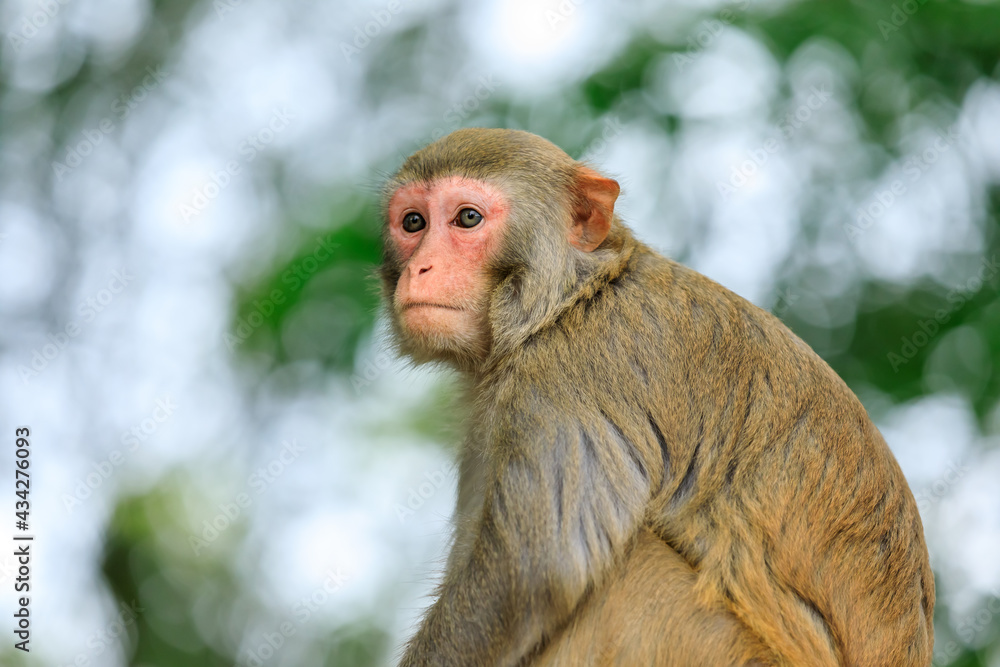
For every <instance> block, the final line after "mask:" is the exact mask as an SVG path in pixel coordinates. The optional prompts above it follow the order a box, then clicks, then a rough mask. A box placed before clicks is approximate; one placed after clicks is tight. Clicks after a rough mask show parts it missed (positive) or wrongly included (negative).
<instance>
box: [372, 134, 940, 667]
mask: <svg viewBox="0 0 1000 667" xmlns="http://www.w3.org/2000/svg"><path fill="white" fill-rule="evenodd" d="M618 193H619V187H618V183H616V182H615V181H614V180H612V179H610V178H605V177H604V176H602V175H600V174H599V173H597V172H596V171H595V170H593V169H592V168H590V167H588V166H585V165H583V164H581V163H578V162H576V161H575V160H573V159H572V158H570V157H569V156H568V155H566V154H565V153H564V152H563V151H561V150H560V149H559V148H557V147H556V146H554V145H553V144H551V143H549V142H548V141H546V140H544V139H542V138H540V137H537V136H535V135H533V134H529V133H527V132H521V131H515V130H492V129H466V130H459V131H457V132H454V133H452V134H450V135H448V136H446V137H444V138H443V139H440V140H439V141H437V142H435V143H433V144H431V145H429V146H427V147H426V148H424V149H423V150H420V151H419V152H417V153H415V154H414V155H413V156H411V157H410V158H409V159H407V160H406V162H405V163H404V164H403V166H402V168H401V169H400V170H399V172H398V173H397V174H396V175H395V176H394V177H393V178H392V179H391V180H390V181H389V183H388V184H387V187H386V195H385V209H384V214H385V232H384V240H385V252H384V262H383V265H382V268H381V277H382V280H383V288H384V295H385V298H386V300H387V302H388V306H389V311H390V318H391V324H392V328H393V332H394V337H395V342H396V344H397V345H398V348H399V350H400V351H401V352H402V353H403V354H406V355H409V356H410V357H411V358H412V359H413V360H415V361H416V362H418V363H421V362H431V361H437V362H445V363H448V364H451V365H452V366H454V367H455V368H456V369H458V370H459V371H460V373H461V374H462V376H463V377H464V378H465V379H466V380H467V386H468V390H467V391H468V396H467V400H468V403H469V405H470V410H471V413H472V414H471V419H470V424H471V426H470V428H469V432H468V435H467V437H466V439H465V443H464V450H463V453H462V456H461V462H460V479H459V492H458V507H457V513H456V526H455V538H454V544H453V546H452V549H451V552H450V555H449V558H448V563H447V568H446V572H445V575H444V579H443V582H442V583H441V585H440V588H439V590H438V597H437V600H436V601H435V603H434V604H433V605H432V606H431V607H430V609H429V610H428V612H427V614H426V617H425V618H424V619H423V622H422V625H421V627H420V629H419V631H418V632H417V633H416V635H415V636H414V637H413V638H412V640H411V641H410V642H409V644H408V645H407V647H406V649H405V654H404V656H403V658H402V663H401V664H402V665H404V666H406V667H410V666H413V665H447V666H451V665H456V666H459V665H460V666H463V667H468V666H473V667H483V666H491V665H505V666H506V665H527V664H530V665H566V666H569V667H576V666H577V665H627V666H630V667H631V666H638V665H642V666H646V665H649V666H657V667H662V666H666V667H721V666H725V665H775V666H777V665H781V666H794V667H805V666H808V667H831V666H834V665H843V666H847V665H850V666H853V667H890V666H891V667H903V666H907V667H908V666H911V665H928V664H930V661H931V649H932V645H933V627H932V625H931V613H932V610H933V607H934V581H933V578H932V575H931V570H930V567H929V565H928V560H927V549H926V546H925V545H924V538H923V529H922V527H921V523H920V517H919V516H918V514H917V507H916V503H915V502H914V499H913V496H912V494H911V493H910V491H909V489H908V487H907V485H906V481H905V480H904V479H903V475H902V473H901V471H900V469H899V466H898V465H897V463H896V461H895V459H894V458H893V456H892V454H891V453H890V451H889V448H888V447H887V446H886V444H885V441H884V440H883V439H882V436H881V435H880V434H879V432H878V431H877V430H876V428H875V426H874V425H873V424H872V423H871V421H870V420H869V419H868V416H867V414H866V413H865V410H864V408H863V407H862V405H861V403H860V402H859V401H858V399H857V398H856V397H855V396H854V394H853V393H851V391H850V390H849V389H848V388H847V386H846V385H845V384H844V383H843V381H841V379H840V378H839V377H837V375H836V374H835V373H834V372H833V371H832V370H831V369H830V367H829V366H827V364H826V363H824V362H823V360H822V359H820V358H819V357H818V356H817V355H816V354H815V353H814V352H813V351H812V350H811V349H809V347H808V346H807V345H806V344H805V343H803V342H802V341H801V340H800V339H799V338H798V337H796V336H795V335H794V334H792V333H791V332H790V331H789V330H788V329H787V328H786V327H785V326H784V325H783V324H782V323H781V322H780V321H778V320H777V319H776V318H775V317H773V316H771V315H770V314H768V313H766V312H764V311H763V310H761V309H760V308H757V307H755V306H753V305H752V304H750V303H748V302H747V301H745V300H744V299H742V298H740V297H739V296H736V295H735V294H733V293H732V292H730V291H729V290H727V289H725V288H723V287H722V286H720V285H718V284H716V283H714V282H712V281H711V280H709V279H708V278H706V277H704V276H702V275H700V274H698V273H696V272H695V271H692V270H691V269H688V268H686V267H684V266H682V265H680V264H677V263H675V262H673V261H671V260H669V259H665V258H664V257H662V256H660V255H658V254H657V253H655V252H653V251H652V250H651V249H650V248H649V247H647V246H645V245H643V244H642V243H640V242H639V241H637V240H636V239H635V238H634V237H633V236H632V233H631V232H630V231H629V230H628V228H627V227H625V225H624V224H622V222H621V221H620V220H619V219H618V217H616V216H615V213H614V205H615V200H616V199H617V197H618Z"/></svg>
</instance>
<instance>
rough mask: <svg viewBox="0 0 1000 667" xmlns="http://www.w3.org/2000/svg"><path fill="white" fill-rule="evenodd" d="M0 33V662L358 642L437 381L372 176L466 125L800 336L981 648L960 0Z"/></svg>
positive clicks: (53, 8) (421, 471) (976, 399)
mask: <svg viewBox="0 0 1000 667" xmlns="http://www.w3.org/2000/svg"><path fill="white" fill-rule="evenodd" d="M0 28H2V39H3V44H2V47H0V443H3V444H2V445H0V451H2V452H4V453H3V454H2V455H0V498H3V500H2V501H0V508H2V511H0V514H2V516H4V517H5V519H4V520H5V521H9V522H10V523H5V526H10V527H5V528H3V530H2V531H0V532H4V533H8V534H9V535H8V536H7V537H3V538H2V540H3V543H4V544H8V545H9V546H5V547H3V548H2V549H0V587H2V591H3V592H2V595H0V618H3V619H7V620H6V621H2V622H0V630H2V636H3V637H5V639H4V640H3V642H2V645H0V664H3V665H47V666H48V665H57V666H63V665H109V666H117V665H126V664H127V665H155V666H158V667H160V666H162V667H172V666H182V665H183V666H188V665H199V666H201V665H205V666H209V667H211V666H215V665H234V664H235V665H241V666H261V665H268V666H270V665H276V666H277V665H281V666H292V665H294V666H306V667H308V666H313V665H317V666H318V665H350V666H355V665H357V666H367V665H390V664H393V661H394V659H395V657H396V656H397V655H398V654H397V651H398V647H399V645H400V643H401V642H402V641H403V639H404V638H405V637H406V636H407V635H408V634H409V633H410V632H411V631H412V630H413V628H414V624H415V622H416V621H417V619H418V618H419V614H420V611H421V610H422V608H423V607H424V606H426V605H427V604H428V603H429V601H430V598H429V597H428V594H429V592H430V591H431V587H432V583H433V579H434V577H435V576H436V575H437V574H438V573H439V571H440V567H441V565H442V562H443V560H442V559H443V555H444V553H445V549H446V544H447V538H448V517H449V515H450V513H451V508H452V503H453V500H454V486H455V475H454V471H453V469H452V466H451V461H452V457H453V454H454V447H455V444H456V440H457V437H456V434H455V430H454V428H455V426H454V424H453V423H452V422H450V421H449V419H448V417H447V415H448V406H449V405H450V404H452V403H453V402H454V401H458V402H461V400H462V398H463V397H462V396H461V395H456V394H455V392H454V391H453V389H452V386H453V378H452V377H450V376H449V375H448V373H446V372H443V371H441V370H437V369H427V368H422V369H414V368H411V367H408V366H407V365H406V364H405V363H403V362H401V361H399V360H397V359H395V358H394V357H393V356H392V355H391V353H390V352H389V351H388V348H387V347H386V345H385V342H384V330H385V327H384V322H383V321H382V320H381V319H380V317H379V313H378V307H377V293H376V289H375V283H374V281H373V280H372V279H371V275H372V269H373V266H374V264H375V263H376V262H377V260H378V255H379V244H378V225H379V223H378V219H377V193H378V188H379V184H380V182H381V181H382V179H383V178H384V177H385V175H386V174H387V173H390V172H391V171H393V170H394V169H395V168H397V167H398V166H399V164H400V163H401V161H402V159H403V157H405V156H406V155H407V154H409V153H410V152H412V151H413V150H414V149H416V148H417V147H419V146H420V145H422V144H424V143H426V142H428V141H430V140H432V139H434V138H437V137H439V136H442V135H443V134H445V133H447V132H449V131H451V130H453V129H456V128H458V127H464V126H474V125H481V126H496V127H514V128H523V129H527V130H530V131H532V132H536V133H538V134H541V135H543V136H545V137H547V138H549V139H551V140H552V141H554V142H555V143H557V144H558V145H560V146H562V147H563V148H564V149H565V150H566V151H567V152H569V153H570V154H571V155H573V156H574V157H581V158H584V159H586V160H588V161H589V162H590V163H592V164H593V165H595V166H597V167H598V168H600V169H602V170H604V171H605V172H607V173H609V174H611V175H613V176H615V177H616V178H618V179H619V180H620V181H621V183H622V185H623V196H622V198H621V199H620V200H619V203H620V213H621V214H622V216H623V217H624V219H625V220H626V221H627V222H628V223H629V224H631V225H632V227H633V228H634V229H635V230H636V231H637V233H638V234H639V236H640V237H641V238H642V239H643V240H645V241H646V242H648V243H649V244H651V245H652V246H654V247H655V248H657V249H659V250H660V251H662V252H663V253H665V254H667V255H669V256H671V257H674V258H676V259H678V260H680V261H682V262H685V263H687V264H689V265H690V266H692V267H694V268H696V269H697V270H699V271H701V272H703V273H705V274H707V275H708V276H710V277H712V278H714V279H715V280H717V281H719V282H721V283H722V284H724V285H726V286H727V287H729V288H731V289H732V290H734V291H736V292H737V293H739V294H741V295H743V296H744V297H746V298H748V299H750V300H751V301H753V302H754V303H756V304H758V305H760V306H762V307H763V308H766V309H770V310H771V311H773V312H775V313H776V314H777V315H778V316H779V317H781V318H782V319H783V320H784V321H785V322H786V323H787V324H788V325H789V326H790V327H791V328H792V329H793V330H794V331H795V332H797V333H798V334H799V335H800V336H802V337H803V338H804V339H805V340H806V341H807V342H808V343H809V344H810V345H812V346H813V347H814V348H815V349H816V350H817V352H819V354H821V355H822V356H823V358H825V359H826V360H827V361H828V362H829V363H830V364H831V365H832V366H833V368H834V369H835V370H836V371H837V372H838V373H839V374H840V375H841V376H842V377H843V378H844V379H845V380H846V381H847V383H848V384H849V385H850V386H851V387H852V389H854V391H855V392H857V394H858V395H859V396H860V397H861V399H862V401H863V402H864V403H865V405H866V407H867V408H868V410H869V412H870V413H871V415H872V417H873V419H874V420H875V421H876V423H877V424H878V425H879V427H880V428H881V430H882V432H883V434H884V435H885V437H886V439H887V441H888V442H889V444H890V446H891V447H892V449H893V451H894V452H895V454H896V456H897V458H898V460H899V462H900V464H901V465H902V467H903V470H904V471H905V473H906V475H907V478H908V480H909V482H910V484H911V486H912V488H913V491H914V494H915V495H916V496H917V499H918V503H919V506H920V510H921V514H922V517H923V521H924V526H925V530H926V534H927V542H928V546H929V549H930V553H931V559H932V563H933V566H934V569H935V572H936V575H937V586H938V601H939V602H938V606H937V614H936V632H937V648H936V653H935V665H939V666H943V665H954V666H959V665H961V666H963V667H965V666H970V667H971V666H980V665H982V666H986V665H989V666H991V667H998V666H1000V641H998V635H1000V448H998V445H1000V374H998V369H1000V294H998V288H1000V220H998V213H1000V4H998V3H997V2H988V1H985V0H984V1H979V0H969V1H947V2H945V1H939V0H901V1H897V2H895V3H889V2H886V3H861V2H846V1H843V0H836V1H834V0H828V1H822V2H821V1H818V0H816V1H812V2H806V1H802V2H795V1H786V0H735V1H733V2H693V1H692V2H685V1H676V2H651V1H641V0H640V1H636V2H624V1H622V2H601V1H599V0H563V1H562V2H553V1H547V0H546V1H540V2H537V1H534V0H506V1H495V0H486V1H483V2H477V3H459V2H449V1H446V0H372V1H371V2H323V1H321V0H294V1H291V2H279V1H278V0H270V1H265V0H211V1H209V0H175V1H172V2H166V1H165V0H160V1H150V0H23V1H17V0H8V1H6V2H2V3H0ZM22 425H28V426H30V427H31V429H32V438H31V445H30V447H31V450H32V458H31V468H30V472H31V474H32V486H31V496H30V502H31V517H30V532H32V533H33V534H35V536H36V541H35V543H34V546H33V549H34V560H33V563H32V591H31V593H32V602H31V608H32V612H33V616H32V630H33V635H32V641H31V645H30V646H31V653H30V655H25V654H23V653H22V652H20V651H15V650H14V649H13V648H12V644H13V637H12V632H11V631H12V629H13V621H12V613H13V609H14V594H13V590H12V589H13V580H14V577H16V576H17V575H16V568H15V562H14V558H13V556H12V553H13V546H11V545H12V544H13V543H12V542H9V541H8V540H9V536H12V535H13V534H15V533H17V532H18V531H16V530H15V529H14V528H13V523H14V501H15V500H16V498H15V496H14V490H15V489H14V483H13V477H14V473H13V465H14V437H15V436H14V428H15V427H16V426H22Z"/></svg>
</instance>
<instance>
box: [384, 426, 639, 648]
mask: <svg viewBox="0 0 1000 667" xmlns="http://www.w3.org/2000/svg"><path fill="white" fill-rule="evenodd" d="M535 407H536V408H537V406H535ZM515 410H516V408H515ZM497 414H507V415H508V417H507V418H506V419H503V420H502V422H501V425H500V426H499V427H498V428H497V429H496V431H495V432H494V433H493V434H492V437H491V438H490V440H489V443H490V444H489V448H490V449H491V450H492V451H491V452H489V459H490V460H491V461H492V464H491V465H492V469H491V470H490V471H489V472H488V473H487V479H486V484H485V489H484V490H485V493H484V500H483V509H482V521H481V523H480V526H479V530H478V534H477V535H476V536H475V540H474V544H473V546H472V549H471V551H470V552H469V554H468V557H467V558H464V559H452V560H453V562H452V563H450V568H449V571H448V572H447V573H446V575H445V579H444V581H443V583H442V584H441V587H440V589H439V598H438V600H437V602H436V603H435V604H434V605H433V606H432V607H431V609H430V611H429V612H428V614H427V617H426V618H425V619H424V622H423V625H422V627H421V629H420V631H419V632H418V633H417V634H416V636H415V637H414V638H413V640H412V641H411V642H410V644H409V646H408V650H407V652H406V655H405V657H404V658H403V661H402V663H401V664H402V665H403V666H405V667H410V666H413V665H483V666H489V665H516V664H518V663H519V661H520V660H521V659H522V658H523V657H524V656H525V655H527V654H529V653H530V652H531V651H532V650H533V649H534V648H535V647H536V646H537V645H538V644H539V642H540V641H542V640H543V639H545V638H546V637H549V636H551V635H552V634H553V633H554V632H556V631H558V630H559V629H560V627H561V626H562V625H563V624H564V623H565V622H566V621H567V620H568V618H569V617H570V615H571V613H572V612H573V610H574V609H575V608H576V606H577V604H578V603H579V602H580V600H581V598H582V597H583V595H584V593H585V592H586V591H587V590H588V587H591V586H593V585H595V584H597V583H598V582H600V581H601V580H602V578H603V577H604V575H605V574H606V573H607V572H608V570H609V569H610V567H611V565H612V564H613V562H614V561H615V559H617V558H619V557H621V556H622V555H623V553H624V551H625V550H626V549H627V548H628V546H629V545H630V543H631V540H632V538H633V537H634V536H635V534H636V532H637V530H638V528H639V526H640V524H641V522H642V519H643V516H644V511H645V507H646V503H647V502H648V499H649V495H650V484H649V481H648V479H647V472H646V471H647V470H650V469H651V466H649V465H647V464H646V463H645V462H642V459H641V454H640V453H639V451H638V450H637V449H636V448H635V447H634V445H633V444H632V443H630V442H627V441H626V440H625V439H624V438H623V437H622V435H621V433H620V432H619V431H618V429H616V428H615V427H614V426H613V425H612V424H610V423H609V422H608V421H607V420H606V419H604V418H603V417H602V416H600V415H598V416H596V418H593V419H590V420H588V421H587V422H569V421H568V420H559V419H558V418H555V419H550V418H552V417H554V416H555V415H557V414H559V412H557V411H555V410H553V409H548V410H537V411H536V410H531V411H529V412H528V413H527V414H526V413H523V412H522V413H518V412H514V413H513V414H514V417H511V416H510V415H511V414H512V413H505V412H504V411H501V410H498V411H497ZM519 414H520V416H518V415H519ZM526 421H527V422H532V424H531V425H529V426H527V427H525V426H524V425H523V422H526ZM543 421H544V422H545V423H541V422H543ZM518 426H520V428H519V427H518Z"/></svg>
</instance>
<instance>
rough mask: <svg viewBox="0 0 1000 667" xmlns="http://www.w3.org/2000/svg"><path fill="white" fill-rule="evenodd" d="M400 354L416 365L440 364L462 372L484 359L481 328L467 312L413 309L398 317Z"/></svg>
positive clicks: (439, 308) (429, 308)
mask: <svg viewBox="0 0 1000 667" xmlns="http://www.w3.org/2000/svg"><path fill="white" fill-rule="evenodd" d="M398 323H399V325H400V326H399V331H398V333H399V339H400V344H401V347H402V348H403V351H404V352H406V353H407V354H409V355H410V356H411V357H412V358H413V360H414V361H416V362H418V363H422V362H428V361H443V362H448V363H453V364H455V365H457V366H459V367H461V368H465V367H469V366H472V365H474V364H475V362H476V361H477V360H480V359H482V358H483V357H485V354H486V344H485V341H484V336H483V335H482V326H481V325H480V324H479V323H478V322H477V320H476V317H475V316H474V315H473V314H472V313H470V312H469V311H467V310H458V309H454V308H445V307H441V306H413V307H410V308H407V309H406V310H404V311H403V313H401V314H400V316H399V322H398Z"/></svg>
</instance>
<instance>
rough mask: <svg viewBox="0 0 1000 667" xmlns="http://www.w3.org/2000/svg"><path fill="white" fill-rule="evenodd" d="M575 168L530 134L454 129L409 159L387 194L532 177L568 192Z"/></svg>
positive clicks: (560, 153)
mask: <svg viewBox="0 0 1000 667" xmlns="http://www.w3.org/2000/svg"><path fill="white" fill-rule="evenodd" d="M576 167H577V162H576V160H574V159H573V158H571V157H570V156H569V155H567V154H566V153H565V152H564V151H563V150H562V149H561V148H559V147H558V146H556V145H555V144H553V143H552V142H551V141H549V140H547V139H543V138H542V137H540V136H538V135H536V134H532V133H531V132H525V131H524V130H506V129H495V128H481V127H470V128H465V129H461V130H455V131H454V132H452V133H451V134H448V135H446V136H444V137H442V138H440V139H438V140H437V141H435V142H434V143H432V144H429V145H427V146H425V147H424V148H422V149H421V150H419V151H417V152H416V153H414V154H413V155H411V156H410V157H409V158H407V160H406V162H404V163H403V166H402V167H400V169H399V171H398V172H396V174H395V175H394V176H393V178H392V179H390V181H389V183H388V184H387V186H388V187H387V190H388V192H389V194H390V195H391V193H392V192H394V191H395V190H396V189H397V188H399V187H400V186H401V185H403V184H405V183H410V182H413V181H426V182H430V181H434V180H437V179H439V178H444V177H447V176H465V177H468V178H474V179H477V180H482V181H495V182H496V181H499V182H501V183H503V182H505V181H507V180H508V179H510V178H517V177H522V178H523V177H524V176H526V175H529V174H530V175H531V177H532V180H538V179H540V180H541V181H543V182H542V183H539V185H542V186H545V187H546V188H548V189H551V188H560V187H562V188H567V187H568V186H569V185H570V183H571V182H572V179H573V175H574V171H575V170H576ZM519 180H520V179H519Z"/></svg>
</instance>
